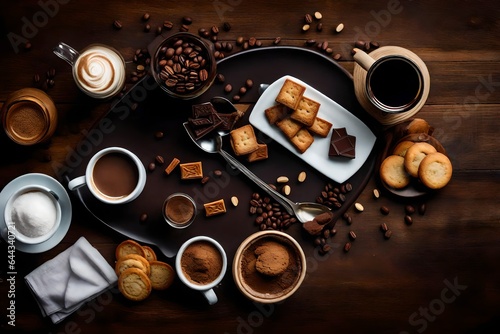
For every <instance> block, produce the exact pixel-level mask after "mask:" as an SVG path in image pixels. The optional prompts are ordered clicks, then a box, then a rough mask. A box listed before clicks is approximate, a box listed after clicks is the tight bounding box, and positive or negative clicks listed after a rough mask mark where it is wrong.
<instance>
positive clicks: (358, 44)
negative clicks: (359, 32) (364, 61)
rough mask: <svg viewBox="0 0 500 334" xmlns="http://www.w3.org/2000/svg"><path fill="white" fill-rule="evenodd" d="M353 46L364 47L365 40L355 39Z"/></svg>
mask: <svg viewBox="0 0 500 334" xmlns="http://www.w3.org/2000/svg"><path fill="white" fill-rule="evenodd" d="M354 46H355V47H357V48H358V49H363V48H364V47H365V41H356V42H355V43H354Z"/></svg>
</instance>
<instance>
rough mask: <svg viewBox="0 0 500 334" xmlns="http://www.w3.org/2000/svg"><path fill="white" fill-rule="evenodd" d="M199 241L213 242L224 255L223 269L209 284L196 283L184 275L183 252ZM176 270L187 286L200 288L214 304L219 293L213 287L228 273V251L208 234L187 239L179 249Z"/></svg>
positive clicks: (210, 302)
mask: <svg viewBox="0 0 500 334" xmlns="http://www.w3.org/2000/svg"><path fill="white" fill-rule="evenodd" d="M199 241H205V242H209V243H210V244H212V245H213V246H214V247H215V248H217V250H218V251H219V252H220V254H221V257H222V269H221V271H220V273H219V276H217V278H216V279H215V280H213V281H212V282H210V283H208V284H204V285H200V284H194V283H193V282H191V281H190V280H189V279H188V278H187V277H186V276H185V275H184V272H183V270H182V261H181V260H182V254H184V251H185V250H186V248H188V246H189V245H191V244H193V243H195V242H199ZM175 270H176V271H177V275H178V276H179V279H180V280H181V281H182V282H183V283H184V284H185V285H186V286H188V287H189V288H191V289H193V290H198V291H200V292H201V293H203V295H204V296H205V298H206V299H207V301H208V304H210V305H213V304H215V303H217V301H218V299H217V295H216V294H215V292H214V290H213V288H214V287H215V286H217V284H219V283H220V282H221V281H222V279H223V278H224V275H225V273H226V270H227V256H226V252H225V251H224V248H222V246H221V245H220V244H219V243H218V242H217V241H215V240H214V239H212V238H210V237H207V236H197V237H193V238H191V239H189V240H187V241H186V242H184V244H182V246H181V248H180V249H179V252H178V253H177V257H176V259H175Z"/></svg>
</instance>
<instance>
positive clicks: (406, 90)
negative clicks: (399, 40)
mask: <svg viewBox="0 0 500 334" xmlns="http://www.w3.org/2000/svg"><path fill="white" fill-rule="evenodd" d="M369 84H370V87H371V89H372V92H373V95H374V96H375V98H376V99H377V100H379V101H380V102H381V103H382V104H384V105H386V106H389V107H400V106H404V105H407V104H408V103H411V102H412V101H413V100H414V99H415V98H416V97H417V95H418V93H419V91H420V80H419V76H418V73H417V71H416V69H415V67H414V66H412V64H410V63H409V62H407V61H406V60H403V59H399V58H396V59H388V60H385V61H383V62H381V63H380V64H379V65H378V66H377V68H376V69H375V70H374V71H373V74H372V75H371V79H370V82H369Z"/></svg>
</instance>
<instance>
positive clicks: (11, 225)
mask: <svg viewBox="0 0 500 334" xmlns="http://www.w3.org/2000/svg"><path fill="white" fill-rule="evenodd" d="M29 192H41V193H43V194H44V195H45V198H44V202H43V203H30V207H28V208H26V209H27V210H26V212H24V213H22V214H19V213H18V214H17V216H23V218H24V219H28V218H27V216H30V218H29V219H38V218H46V217H39V216H38V212H34V211H33V210H34V206H35V205H42V206H44V207H46V205H50V203H52V204H53V205H54V208H55V219H54V224H53V226H52V227H51V228H50V229H49V230H48V231H46V232H45V233H43V234H42V235H37V236H33V235H32V236H30V235H27V234H25V233H23V230H24V231H25V230H26V229H27V228H28V226H24V227H22V226H16V225H17V223H19V224H22V222H20V221H18V222H15V221H14V220H13V217H12V210H13V204H14V203H15V201H16V200H17V199H18V198H19V196H21V195H24V194H27V193H29ZM58 200H59V198H58V196H57V194H56V193H54V192H53V191H52V190H50V189H48V188H46V187H43V186H40V185H31V186H25V187H22V188H20V189H18V190H17V191H16V192H15V193H14V194H12V196H11V197H10V198H9V200H8V201H7V203H6V205H5V210H4V219H5V224H6V225H7V228H8V229H9V231H10V232H11V233H13V234H14V235H15V237H16V240H17V241H20V242H22V243H24V244H30V245H35V244H40V243H42V242H44V241H47V240H48V239H49V238H50V237H52V236H53V235H54V233H56V231H57V229H58V228H59V226H60V225H61V205H60V204H59V201H58Z"/></svg>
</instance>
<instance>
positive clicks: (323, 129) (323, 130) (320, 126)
mask: <svg viewBox="0 0 500 334" xmlns="http://www.w3.org/2000/svg"><path fill="white" fill-rule="evenodd" d="M332 126H333V125H332V123H330V122H328V121H327V120H325V119H323V118H319V117H316V118H315V119H314V123H313V124H312V125H311V126H310V127H308V128H307V130H309V131H311V132H312V133H314V134H316V135H318V136H320V137H322V138H326V137H327V136H328V133H330V129H331V128H332Z"/></svg>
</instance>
